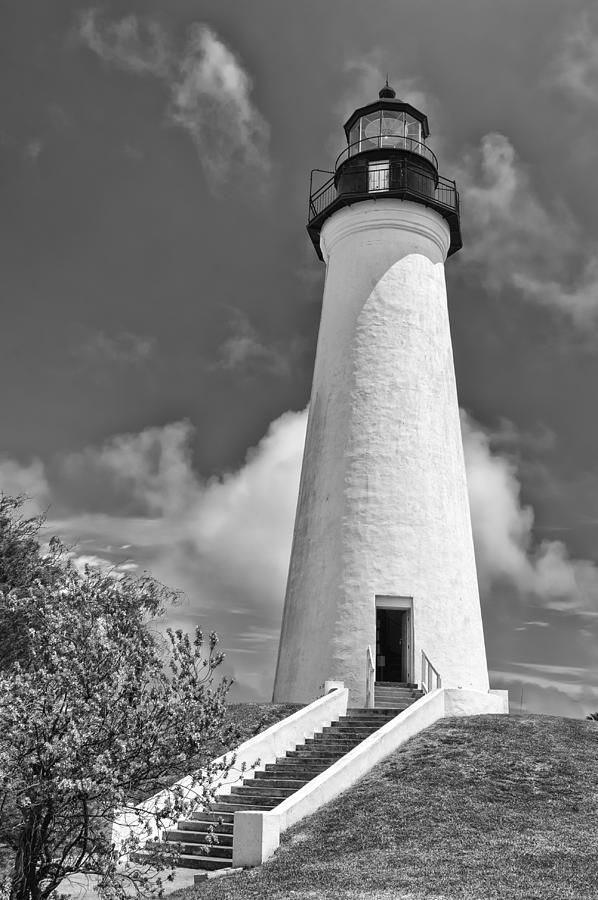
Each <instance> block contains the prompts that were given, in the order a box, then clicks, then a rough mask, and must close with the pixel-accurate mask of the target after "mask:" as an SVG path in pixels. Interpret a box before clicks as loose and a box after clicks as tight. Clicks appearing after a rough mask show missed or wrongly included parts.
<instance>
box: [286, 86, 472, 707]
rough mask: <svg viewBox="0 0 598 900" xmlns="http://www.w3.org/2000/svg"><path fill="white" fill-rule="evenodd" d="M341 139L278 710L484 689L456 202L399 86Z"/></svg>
mask: <svg viewBox="0 0 598 900" xmlns="http://www.w3.org/2000/svg"><path fill="white" fill-rule="evenodd" d="M344 130H345V135H346V147H345V148H344V149H343V151H342V153H341V154H340V156H339V157H338V159H337V160H336V164H335V167H334V171H333V172H330V173H329V175H330V177H329V179H328V180H327V181H326V182H325V183H324V184H323V185H322V186H321V187H319V188H318V189H317V190H310V203H309V222H308V232H309V235H310V237H311V240H312V241H313V244H314V248H315V251H316V253H317V255H318V257H319V258H320V259H321V260H323V262H324V263H325V264H326V279H325V287H324V296H323V304H322V313H321V322H320V329H319V334H318V344H317V352H316V360H315V369H314V376H313V385H312V392H311V400H310V406H309V417H308V425H307V435H306V441H305V450H304V456H303V466H302V472H301V481H300V488H299V498H298V504H297V513H296V519H295V529H294V536H293V545H292V552H291V560H290V567H289V574H288V582H287V589H286V597H285V604H284V613H283V621H282V629H281V637H280V646H279V655H278V664H277V669H276V677H275V686H274V700H275V701H277V702H282V701H288V702H292V701H297V702H308V701H310V700H312V699H314V698H315V697H317V696H319V694H321V693H322V690H323V686H324V685H325V683H326V682H331V681H342V682H343V683H344V685H345V686H346V687H348V688H349V691H350V698H351V699H350V702H351V703H352V704H353V705H356V706H365V705H372V703H373V700H372V683H377V684H384V685H388V684H393V683H397V684H403V685H404V684H408V685H422V686H423V687H424V688H428V689H429V688H430V687H434V686H440V685H442V687H447V688H451V687H453V688H463V689H467V688H471V689H474V690H478V691H484V692H487V691H488V689H489V685H488V671H487V663H486V652H485V646H484V634H483V628H482V617H481V611H480V600H479V593H478V583H477V575H476V566H475V557H474V549H473V541H472V532H471V519H470V511H469V502H468V496H467V484H466V477H465V466H464V460H463V446H462V439H461V431H460V420H459V407H458V401H457V389H456V383H455V372H454V365H453V355H452V346H451V337H450V328H449V318H448V310H447V295H446V285H445V274H444V266H445V262H446V260H447V258H448V257H450V256H452V255H453V254H454V253H456V252H457V251H458V250H459V249H460V247H461V230H460V220H459V196H458V192H457V189H456V185H455V183H454V182H453V181H450V180H448V179H447V178H444V177H442V176H441V175H440V174H439V172H438V162H437V159H436V156H435V155H434V153H433V152H432V150H431V149H430V147H429V146H428V144H427V139H428V135H429V128H428V120H427V117H426V116H425V115H424V113H423V112H421V111H420V110H418V109H416V108H415V107H414V106H412V105H411V104H410V103H406V102H404V101H402V100H399V99H398V98H397V97H396V94H395V92H394V91H393V90H392V88H391V87H389V86H388V82H387V84H386V85H385V87H383V89H382V90H381V91H380V93H379V96H378V99H376V100H375V101H374V102H373V103H370V104H368V105H367V106H363V107H361V108H359V109H356V110H355V112H354V113H353V114H352V115H351V116H350V117H349V119H348V120H347V122H346V124H345V126H344ZM318 171H320V170H318Z"/></svg>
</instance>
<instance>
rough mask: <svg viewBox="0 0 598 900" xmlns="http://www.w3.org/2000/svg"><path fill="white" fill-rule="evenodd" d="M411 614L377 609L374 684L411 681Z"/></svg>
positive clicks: (395, 610)
mask: <svg viewBox="0 0 598 900" xmlns="http://www.w3.org/2000/svg"><path fill="white" fill-rule="evenodd" d="M410 669H411V610H410V609H376V681H403V682H409V681H410V680H411V671H410Z"/></svg>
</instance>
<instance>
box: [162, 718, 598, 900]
mask: <svg viewBox="0 0 598 900" xmlns="http://www.w3.org/2000/svg"><path fill="white" fill-rule="evenodd" d="M597 751H598V723H596V722H587V721H584V720H580V721H577V720H573V719H562V718H555V717H551V716H525V717H507V716H504V717H502V716H482V717H476V718H471V719H445V720H443V721H442V722H439V723H438V724H437V725H435V726H433V727H432V728H430V729H429V730H428V731H425V732H423V733H422V734H421V735H419V736H417V737H416V738H414V739H412V740H411V741H409V742H408V743H407V744H406V745H405V746H404V747H403V748H402V749H401V750H399V751H398V752H397V753H395V754H394V755H393V756H392V757H391V758H389V759H388V760H386V761H385V762H384V763H382V764H381V765H379V766H378V767H377V768H375V769H374V770H373V771H372V772H371V773H370V774H369V775H368V776H366V777H365V778H364V779H362V780H361V781H360V782H359V783H358V784H357V785H356V786H355V787H354V788H353V789H351V790H349V791H347V792H346V793H345V794H343V795H342V796H341V797H339V798H338V799H337V800H336V801H334V802H333V803H331V804H329V805H328V806H326V807H325V808H323V809H322V810H320V811H319V812H318V813H316V814H315V815H313V816H311V817H310V818H309V819H306V820H304V821H303V822H300V823H299V824H298V825H297V826H295V827H294V828H293V829H291V830H290V831H288V832H287V833H286V834H285V835H284V836H283V842H282V845H281V847H280V849H279V851H278V853H277V854H276V856H275V857H274V858H273V859H272V860H270V861H269V862H268V863H266V864H265V865H264V866H262V867H260V868H258V869H254V870H250V871H246V872H242V873H239V874H234V875H230V876H227V877H225V878H222V879H220V880H214V881H211V882H210V881H208V882H206V883H204V884H202V885H198V886H197V887H194V888H189V889H186V890H184V891H179V892H177V893H176V894H173V895H171V896H172V898H173V900H175V898H178V900H199V898H209V900H257V898H260V900H261V898H263V900H266V898H268V900H282V898H284V900H287V898H288V900H291V898H292V900H308V898H309V900H320V898H330V900H332V898H334V900H358V898H359V900H362V898H363V900H365V898H368V900H457V898H458V900H565V898H566V900H595V898H596V897H598V752H597Z"/></svg>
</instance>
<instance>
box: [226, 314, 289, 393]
mask: <svg viewBox="0 0 598 900" xmlns="http://www.w3.org/2000/svg"><path fill="white" fill-rule="evenodd" d="M305 349H306V342H305V341H304V340H303V339H302V338H299V337H295V338H293V339H292V340H291V341H290V342H287V343H285V344H282V343H279V342H278V343H277V342H270V343H266V342H265V341H264V340H263V339H262V338H261V337H260V335H259V334H258V332H257V330H256V329H255V328H254V327H253V326H252V325H251V323H250V322H249V319H248V318H247V316H245V315H244V314H243V313H241V312H240V311H239V310H235V311H234V312H233V314H232V316H231V334H230V336H229V337H227V338H226V340H225V341H224V342H223V343H222V345H221V346H220V348H219V350H218V357H217V362H216V366H215V367H216V368H220V369H225V370H227V369H228V370H231V371H242V372H244V373H245V374H252V373H270V374H271V375H276V376H279V377H282V378H286V377H288V376H289V375H290V374H291V373H292V372H293V370H294V366H295V364H296V363H297V360H298V358H299V357H300V356H301V355H302V354H303V353H304V351H305Z"/></svg>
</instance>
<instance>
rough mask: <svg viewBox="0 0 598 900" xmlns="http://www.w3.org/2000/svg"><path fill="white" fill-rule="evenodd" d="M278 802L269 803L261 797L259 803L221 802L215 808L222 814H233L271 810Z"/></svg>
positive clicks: (254, 801) (255, 801) (249, 801)
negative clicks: (253, 810)
mask: <svg viewBox="0 0 598 900" xmlns="http://www.w3.org/2000/svg"><path fill="white" fill-rule="evenodd" d="M281 802H282V801H280V800H272V801H271V802H270V801H269V799H268V798H267V797H261V798H260V800H259V802H258V801H257V800H245V801H243V800H231V801H226V802H225V801H223V802H222V803H217V804H216V805H217V808H218V809H220V810H222V812H230V813H235V812H238V811H242V810H244V809H273V808H274V807H275V806H278V804H279V803H281Z"/></svg>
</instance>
